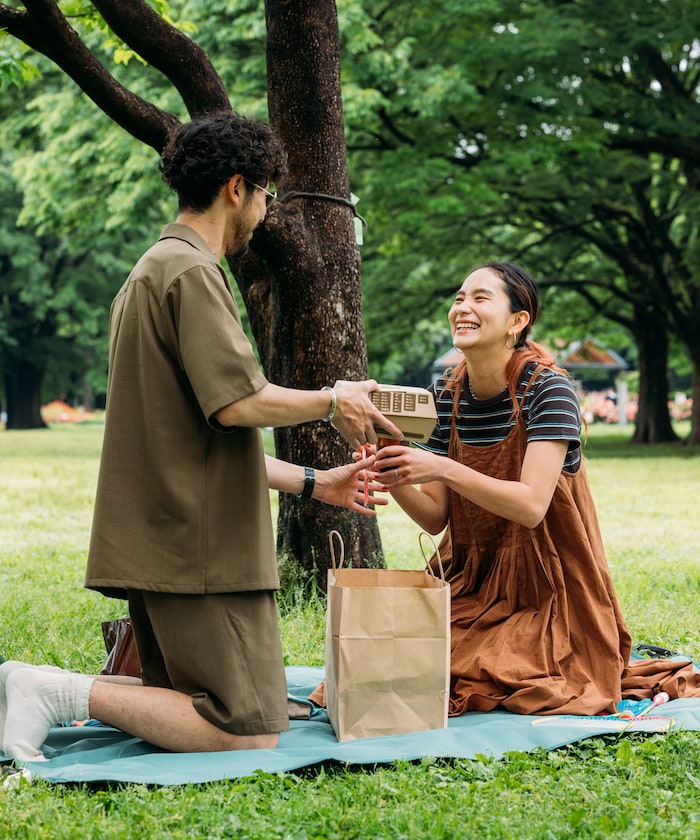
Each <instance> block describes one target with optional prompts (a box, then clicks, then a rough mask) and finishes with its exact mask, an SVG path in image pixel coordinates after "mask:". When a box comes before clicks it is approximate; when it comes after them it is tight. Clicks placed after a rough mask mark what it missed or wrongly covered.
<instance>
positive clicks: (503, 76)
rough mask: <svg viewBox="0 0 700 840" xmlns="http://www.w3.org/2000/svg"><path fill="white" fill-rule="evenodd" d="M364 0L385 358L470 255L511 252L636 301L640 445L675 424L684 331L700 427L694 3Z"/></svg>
mask: <svg viewBox="0 0 700 840" xmlns="http://www.w3.org/2000/svg"><path fill="white" fill-rule="evenodd" d="M364 8H365V9H367V10H368V13H367V15H366V17H364V18H360V19H359V21H358V23H357V25H358V26H359V27H361V28H362V31H363V32H364V38H363V39H361V38H360V37H359V36H356V37H355V38H354V44H355V45H356V46H357V51H356V54H355V60H354V61H353V63H352V64H351V65H350V69H349V75H350V79H349V80H348V89H349V92H350V95H349V96H348V106H347V113H348V115H349V131H348V136H349V147H350V149H351V153H350V162H351V166H352V171H354V172H356V173H360V183H359V184H358V186H357V189H356V191H357V192H358V193H359V194H360V195H361V197H362V207H363V213H364V215H365V216H366V218H367V221H368V223H369V229H368V234H367V242H368V246H367V250H366V252H365V270H364V278H365V289H366V298H367V300H368V302H370V301H374V300H375V297H376V299H379V300H382V303H385V301H384V298H386V300H387V301H388V300H389V299H392V298H393V299H394V300H399V299H400V300H401V312H402V318H401V320H400V322H399V323H397V322H394V324H393V325H392V324H385V323H380V321H379V320H378V319H377V320H374V319H373V317H372V313H373V312H374V311H375V306H374V305H369V306H368V316H369V317H368V324H367V327H368V337H369V341H370V351H371V356H372V358H373V359H378V360H381V358H382V357H383V358H385V359H386V358H389V355H390V354H393V355H394V356H396V355H398V354H399V353H400V350H397V347H401V345H402V344H409V343H410V342H411V341H412V339H413V336H412V335H411V334H410V332H405V331H404V332H403V334H402V333H401V324H403V323H404V322H408V323H414V322H415V321H417V320H418V319H419V318H423V317H425V315H426V312H437V310H438V309H439V308H440V307H442V306H443V305H444V303H443V301H444V299H445V295H446V293H447V292H448V291H451V290H452V289H453V288H454V287H455V285H456V284H457V283H458V282H459V279H461V277H462V276H463V275H464V274H465V273H466V271H467V270H468V268H469V266H470V265H471V264H473V263H475V262H481V261H483V260H484V259H486V258H489V257H503V256H504V255H507V256H510V257H512V258H515V259H519V260H520V261H522V262H524V263H525V264H526V265H527V266H528V267H529V268H530V269H531V270H532V271H533V273H534V274H535V275H536V276H538V277H539V278H540V279H541V280H542V281H543V283H544V284H548V285H551V284H562V283H567V284H570V288H572V289H577V290H583V291H584V294H585V295H586V296H588V297H589V298H590V295H594V296H598V295H599V296H600V298H601V299H603V298H609V297H610V296H611V295H612V296H616V297H618V299H619V300H622V299H625V300H626V302H627V303H626V306H625V309H626V311H627V315H626V317H627V318H628V319H629V323H630V324H634V325H635V326H636V327H637V329H636V337H637V339H638V341H639V342H640V347H639V355H640V359H641V373H642V378H643V382H642V387H641V393H640V400H641V405H640V409H641V410H640V414H639V419H638V426H637V429H636V432H635V439H637V440H639V441H644V442H647V441H658V440H664V439H667V438H668V437H671V436H672V435H673V432H672V430H671V427H670V422H669V420H668V408H667V397H668V393H667V389H666V387H665V384H664V379H665V375H664V377H659V375H658V366H659V365H663V364H665V344H666V339H661V338H656V337H657V336H661V335H668V333H669V331H673V332H674V333H676V334H678V336H679V337H681V338H682V341H683V343H684V346H685V349H686V352H687V354H688V357H689V358H690V359H691V360H692V363H693V371H694V373H693V397H694V399H693V404H694V406H695V409H694V411H695V414H694V418H693V424H692V431H691V437H690V440H691V442H698V440H699V438H700V424H699V423H698V415H697V411H698V406H699V405H700V391H699V390H698V388H699V387H700V381H699V379H698V370H700V359H698V357H697V348H696V344H697V336H699V335H700V329H698V327H700V324H699V323H698V317H700V316H699V314H698V313H699V312H700V305H699V304H700V301H699V300H698V285H699V279H698V259H697V256H698V255H697V249H698V244H697V243H698V235H697V234H698V230H697V226H698V221H697V220H698V218H699V217H698V213H697V204H698V191H697V185H698V184H697V179H698V169H697V167H698V163H697V162H698V160H700V156H698V151H699V150H698V146H697V142H698V141H697V138H698V136H700V133H699V131H698V128H699V126H698V121H699V119H700V116H699V111H698V69H699V64H698V61H699V59H700V49H699V47H698V41H697V32H698V27H699V25H700V7H698V6H697V4H694V3H691V2H687V1H686V0H673V2H647V0H633V2H631V3H622V2H612V3H608V2H602V0H586V2H584V3H566V2H559V1H558V0H539V1H538V2H534V3H529V4H527V5H523V4H521V3H519V2H516V0H513V2H508V1H507V0H506V2H486V3H479V4H476V5H474V4H472V5H469V6H466V7H464V6H463V5H462V4H459V3H453V4H450V3H448V4H447V5H445V4H444V3H440V4H438V3H436V2H435V3H433V2H429V1H428V2H423V3H421V4H419V5H415V4H413V3H409V2H400V0H399V2H397V3H394V4H392V7H391V11H390V12H389V11H388V9H387V10H384V11H382V10H381V8H380V7H379V6H377V5H376V4H373V3H367V4H365V7H364ZM370 10H371V11H370ZM671 10H672V11H671ZM351 104H354V105H355V107H354V108H353V107H351ZM380 162H381V164H380ZM380 165H381V178H376V177H375V174H376V172H377V171H379V166H380ZM363 172H365V173H367V177H366V178H364V177H363V175H362V173H363ZM594 266H595V267H596V270H595V271H594V272H591V268H592V267H594ZM596 289H597V291H596ZM618 302H619V301H618ZM385 309H386V306H385V305H384V306H377V307H376V312H377V313H380V312H382V311H383V310H384V311H385ZM608 311H609V312H612V313H616V312H617V310H615V309H609V310H608ZM644 313H649V315H647V316H646V317H645V318H644V321H645V322H646V323H647V325H649V321H650V319H651V318H653V319H654V321H653V331H652V332H649V331H647V330H645V329H643V328H641V326H640V323H639V321H638V319H639V318H640V317H641V316H642V315H644ZM651 313H653V315H651ZM657 341H658V342H659V344H658V345H657V344H656V342H657ZM662 414H665V415H666V417H665V420H662V419H661V418H660V415H662Z"/></svg>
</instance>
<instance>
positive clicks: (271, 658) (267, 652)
mask: <svg viewBox="0 0 700 840" xmlns="http://www.w3.org/2000/svg"><path fill="white" fill-rule="evenodd" d="M129 614H130V615H131V620H132V623H133V626H134V637H135V639H136V647H137V649H138V652H139V659H140V660H141V669H142V677H143V682H144V685H149V686H158V687H160V688H172V689H175V690H176V691H180V692H182V693H184V694H189V695H190V696H191V697H192V704H193V706H194V708H195V709H196V710H197V712H198V713H199V714H200V715H201V716H202V717H203V718H205V719H206V720H208V721H209V722H210V723H212V724H213V725H214V726H217V727H218V728H219V729H223V730H224V731H225V732H230V733H233V734H235V735H265V734H269V733H274V732H282V731H285V730H287V729H289V715H288V710H287V682H286V678H285V673H284V662H283V658H282V645H281V642H280V634H279V625H278V622H277V607H276V604H275V596H274V593H273V592H269V591H265V592H235V593H226V594H221V595H174V594H172V593H169V592H148V591H143V590H129Z"/></svg>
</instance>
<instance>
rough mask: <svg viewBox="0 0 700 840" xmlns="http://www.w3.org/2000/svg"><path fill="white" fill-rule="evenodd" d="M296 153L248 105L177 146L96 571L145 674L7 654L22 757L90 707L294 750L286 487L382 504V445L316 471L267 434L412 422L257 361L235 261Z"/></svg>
mask: <svg viewBox="0 0 700 840" xmlns="http://www.w3.org/2000/svg"><path fill="white" fill-rule="evenodd" d="M285 168H286V156H285V154H284V152H283V150H282V148H281V147H280V145H279V143H278V141H277V139H276V138H275V136H274V135H273V133H272V132H271V130H270V128H269V127H268V126H267V125H265V124H264V123H261V122H253V121H251V120H248V119H246V118H244V117H242V116H239V115H237V114H235V113H231V112H225V113H219V114H215V115H213V116H206V117H202V118H199V119H195V120H193V121H192V122H190V123H187V124H185V125H183V126H181V127H180V128H178V130H177V131H175V132H174V134H173V135H172V136H171V137H170V139H169V141H168V143H167V145H166V147H165V150H164V152H163V156H162V163H161V170H162V173H163V177H164V179H165V181H166V183H168V185H169V186H170V187H171V188H172V189H173V190H175V192H176V193H177V196H178V206H179V212H178V216H177V220H176V222H175V224H169V225H167V226H166V227H164V228H163V230H162V232H161V236H160V239H159V240H158V242H157V243H156V244H154V245H153V246H152V247H151V248H150V249H149V250H148V251H147V252H146V253H145V254H144V256H143V257H142V258H141V260H140V261H139V262H138V263H137V265H136V266H135V268H134V269H133V271H132V273H131V275H130V276H129V278H128V280H127V281H126V283H125V284H124V286H123V287H122V289H121V290H120V291H119V293H118V294H117V296H116V298H115V299H114V302H113V305H112V309H111V315H110V358H109V383H108V395H107V412H106V423H105V434H104V444H103V450H102V460H101V466H100V475H99V483H98V487H97V497H96V503H95V513H94V521H93V529H92V538H91V542H90V552H89V557H88V566H87V576H86V586H87V587H88V588H91V589H96V590H98V591H100V592H102V593H104V594H106V595H109V596H113V597H118V598H125V599H127V600H128V604H129V613H130V616H131V618H132V621H133V627H134V634H135V639H136V644H137V648H138V653H139V658H140V662H141V666H142V676H143V683H142V684H141V683H140V682H139V681H138V680H129V679H128V678H126V679H124V678H122V679H119V678H116V680H115V679H114V678H106V677H105V678H102V677H98V678H95V677H92V676H87V675H83V674H69V673H67V672H62V671H57V670H56V669H48V668H37V667H31V666H27V665H26V664H24V663H19V662H6V663H4V664H3V665H2V666H0V696H1V698H2V699H1V701H0V736H1V737H2V745H3V751H4V752H5V753H6V754H7V755H9V756H10V757H13V758H18V759H22V760H25V761H29V760H41V758H42V755H41V752H40V749H41V746H42V744H43V742H44V740H45V738H46V735H47V734H48V731H49V728H50V727H51V726H52V725H54V724H57V723H59V722H60V721H63V720H72V719H84V718H96V719H98V720H100V721H102V722H104V723H106V724H109V725H111V726H114V727H116V728H118V729H122V730H124V731H125V732H128V733H130V734H131V735H134V736H138V737H140V738H142V739H144V740H145V741H148V742H150V743H152V744H155V745H156V746H159V747H162V748H164V749H167V750H173V751H192V752H199V751H204V752H209V751H213V750H235V749H253V748H261V747H275V746H276V745H277V742H278V739H279V733H280V732H281V731H283V730H286V729H288V728H289V723H288V711H287V693H286V682H285V673H284V667H283V659H282V650H281V644H280V637H279V629H278V623H277V614H276V607H275V597H274V591H275V589H277V588H278V585H279V584H278V577H277V563H276V554H275V544H274V539H273V524H272V518H271V513H270V504H269V490H270V489H274V490H279V491H284V492H288V493H297V494H300V495H301V496H302V497H303V498H314V499H318V500H319V501H323V502H327V503H328V504H333V505H339V506H342V507H345V508H348V509H350V510H353V511H355V512H357V513H361V514H368V515H373V513H374V511H373V509H372V508H371V507H369V508H368V507H365V506H364V504H363V502H364V496H363V493H362V492H361V479H360V474H361V470H363V469H364V468H366V467H367V466H369V465H371V463H372V461H371V460H369V461H363V462H359V463H357V464H352V465H346V466H342V467H338V468H336V469H332V470H323V471H316V472H315V471H314V470H313V469H311V468H310V467H306V468H305V467H303V466H297V465H295V464H290V463H285V462H283V461H280V460H278V459H276V458H272V457H268V456H266V455H265V454H264V452H263V445H262V439H261V434H260V431H259V430H260V428H262V427H267V426H288V425H293V424H298V423H307V422H311V421H315V420H326V421H328V422H332V423H333V425H334V426H335V427H336V429H338V431H339V432H340V433H341V434H342V435H343V436H344V437H345V439H346V440H347V441H348V442H349V443H350V444H351V445H352V446H353V447H358V446H360V445H361V444H365V443H367V442H376V440H377V436H376V433H375V431H374V424H375V422H377V423H380V424H381V425H383V426H386V427H387V428H388V429H389V430H391V431H393V432H395V433H396V434H397V436H398V435H400V432H399V430H398V429H397V428H396V427H395V426H393V424H391V422H390V421H389V420H388V419H387V418H384V417H383V416H382V415H381V414H380V413H379V412H378V410H377V409H376V408H375V406H374V405H373V403H372V402H371V400H370V398H369V393H370V392H371V391H372V390H373V389H375V388H376V383H375V382H373V381H365V382H354V383H349V382H344V383H342V384H340V383H336V385H335V386H333V387H331V386H325V387H324V388H323V389H321V390H317V391H302V390H294V389H289V388H283V387H279V386H277V385H273V384H271V383H269V382H268V381H267V380H266V378H265V376H264V375H263V373H262V372H261V370H260V368H259V366H258V364H257V362H256V360H255V356H254V354H253V350H252V348H251V346H250V344H249V342H248V340H247V338H246V336H245V333H244V331H243V329H242V326H241V320H240V316H239V313H238V311H237V309H236V304H235V302H234V298H233V294H232V291H231V288H230V285H229V281H228V280H227V277H226V274H225V272H224V270H223V269H222V268H221V266H220V261H221V259H222V258H223V257H224V256H226V255H227V254H235V253H237V252H240V251H241V250H242V249H244V248H246V247H247V245H248V242H249V241H250V239H251V237H252V235H253V231H254V230H255V228H256V227H257V226H258V225H259V224H260V223H261V222H262V221H263V219H264V218H265V214H266V207H267V202H268V200H269V199H270V198H271V197H272V193H271V192H270V184H271V183H273V182H274V181H276V180H277V179H279V178H280V177H281V176H282V175H283V174H284V172H285ZM3 729H4V736H3V735H2V730H3Z"/></svg>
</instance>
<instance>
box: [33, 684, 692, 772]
mask: <svg viewBox="0 0 700 840" xmlns="http://www.w3.org/2000/svg"><path fill="white" fill-rule="evenodd" d="M323 677H324V669H323V668H307V667H289V668H287V686H288V690H289V693H290V694H291V695H292V696H293V697H295V698H297V699H299V700H301V701H302V702H304V701H305V700H306V698H307V697H308V696H309V694H310V693H311V691H312V690H313V689H314V688H315V687H316V686H317V685H318V683H319V682H320V681H321V680H322V679H323ZM657 715H658V716H662V717H661V718H659V717H658V716H657ZM669 718H670V719H671V721H672V722H671V723H670V724H668V725H669V726H670V729H671V730H679V729H685V730H695V731H700V698H694V699H683V700H671V701H670V702H668V703H665V704H663V705H662V706H660V707H658V712H655V714H654V716H651V715H650V716H649V719H648V721H647V723H646V726H647V727H650V728H652V729H653V728H654V721H657V722H658V721H659V720H660V719H661V720H665V721H668V719H669ZM628 723H629V721H624V720H620V719H610V718H605V717H574V716H560V717H556V716H546V715H542V716H528V715H516V714H513V713H511V712H505V711H494V712H468V713H467V714H465V715H462V716H461V717H458V718H450V720H449V725H448V726H447V728H446V729H437V730H431V731H428V732H416V733H412V734H409V735H392V736H388V737H384V738H363V739H361V740H356V741H346V742H343V743H339V742H338V741H337V739H336V737H335V735H334V733H333V729H332V727H331V725H330V723H329V722H328V716H327V715H326V712H325V711H324V710H322V709H315V710H314V712H313V714H312V716H311V719H310V720H306V721H292V722H291V729H290V731H289V732H283V733H282V735H281V737H280V744H279V746H278V748H277V749H274V750H243V751H235V752H223V753H169V752H165V751H163V750H160V749H158V748H157V747H153V746H151V745H150V744H147V743H146V742H144V741H142V740H141V739H139V738H132V737H131V736H129V735H126V734H125V733H123V732H120V731H119V730H117V729H112V728H111V727H108V726H103V725H101V724H98V725H85V726H77V727H54V728H53V729H52V730H51V733H50V734H49V738H48V740H47V743H46V744H45V745H44V748H43V750H44V753H45V755H46V756H47V758H48V759H49V760H48V761H44V762H31V763H29V764H28V765H27V766H28V767H29V769H30V770H31V772H32V774H33V775H34V777H35V778H41V779H45V780H47V781H50V782H105V781H113V782H137V783H144V784H156V785H180V784H188V783H202V782H209V781H214V780H217V779H233V778H239V777H242V776H249V775H251V774H253V773H255V772H256V771H264V772H268V773H279V772H284V771H289V770H296V769H298V768H300V767H308V766H312V765H314V764H320V763H322V762H326V761H336V762H342V763H347V764H369V765H374V764H387V763H391V762H392V761H395V760H414V759H419V758H422V757H425V756H435V757H450V758H475V757H476V756H477V755H480V754H481V755H485V756H491V757H499V756H502V755H503V754H504V753H507V752H512V751H524V752H528V751H530V750H533V749H536V748H537V747H540V746H542V747H545V748H546V749H554V748H556V747H561V746H564V745H565V744H570V743H573V742H574V741H579V740H581V739H583V738H589V737H592V736H594V735H603V734H606V733H610V732H620V731H621V730H622V729H623V728H624V727H625V726H626V725H627V724H628ZM627 731H632V728H630V729H629V730H627Z"/></svg>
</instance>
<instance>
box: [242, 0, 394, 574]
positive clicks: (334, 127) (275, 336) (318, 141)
mask: <svg viewBox="0 0 700 840" xmlns="http://www.w3.org/2000/svg"><path fill="white" fill-rule="evenodd" d="M266 15H267V37H268V47H267V64H268V102H269V111H270V123H271V125H272V127H273V128H274V130H275V131H276V133H277V134H278V136H279V137H280V139H281V140H282V143H283V144H284V146H285V148H286V150H287V154H288V156H289V174H288V176H287V177H286V178H285V180H284V182H283V183H282V184H278V185H277V186H278V190H279V193H280V201H279V202H277V204H276V205H273V207H272V209H271V210H270V213H269V214H268V220H267V221H266V223H265V225H264V226H263V227H261V228H260V229H259V230H258V231H257V232H256V235H255V237H254V238H253V241H252V242H251V248H250V251H249V252H248V254H247V255H245V256H244V257H242V258H238V259H234V260H232V261H231V263H230V265H231V268H232V271H233V273H234V276H235V277H236V280H237V282H238V284H239V286H240V288H241V291H242V293H243V296H244V299H245V303H246V307H247V309H248V313H249V316H250V320H251V325H252V329H253V332H254V335H255V338H256V343H257V346H258V349H259V352H260V355H261V360H262V363H263V367H264V369H265V372H266V374H267V376H268V378H269V379H270V380H271V381H272V382H275V383H277V384H279V385H284V386H288V387H292V388H304V389H316V388H320V387H322V386H323V385H328V384H330V385H332V384H333V382H334V381H335V380H336V379H364V378H366V377H367V347H366V340H365V333H364V324H363V320H362V289H361V283H360V256H359V251H358V248H357V245H356V243H355V234H354V226H353V210H352V207H351V206H350V203H349V202H350V185H349V178H348V171H347V161H346V155H345V136H344V123H343V110H342V100H341V94H340V43H339V33H338V21H337V13H336V7H335V2H333V0H316V2H314V3H313V4H309V3H306V2H304V0H267V3H266ZM300 45H304V48H303V49H302V48H301V47H300ZM300 193H304V195H300ZM275 443H276V448H277V456H278V457H279V458H281V459H283V460H285V461H293V462H295V463H298V464H305V465H306V464H308V465H311V466H316V467H321V468H326V467H331V466H335V465H338V464H341V463H346V462H347V461H348V460H350V458H351V455H352V453H351V450H350V448H349V446H348V445H347V444H346V443H345V442H344V441H343V440H342V438H341V437H340V435H338V433H337V432H336V431H335V430H334V429H333V428H332V427H330V426H329V425H326V424H324V423H322V422H320V421H319V422H316V423H309V424H306V425H304V426H298V427H290V428H280V429H277V430H276V431H275ZM332 529H337V530H338V531H340V533H341V534H342V536H343V539H344V542H345V547H346V554H347V556H348V557H349V558H351V560H352V563H353V565H356V566H360V565H368V564H372V565H382V564H383V556H382V552H381V543H380V540H379V530H378V527H377V524H376V520H374V519H368V518H366V517H362V516H360V515H358V514H352V513H349V512H347V511H344V510H343V511H341V510H340V509H338V508H331V507H327V506H325V505H320V504H318V503H317V502H309V503H303V502H300V501H299V500H297V499H296V497H294V496H292V495H290V494H281V497H280V513H279V521H278V538H277V547H278V551H279V553H280V556H281V558H282V560H283V561H285V562H291V563H292V564H295V563H298V564H300V565H301V566H302V567H303V568H304V569H306V570H308V571H310V572H312V573H313V574H315V575H316V579H317V580H318V583H319V585H320V586H321V587H322V588H324V589H325V583H326V571H327V569H328V567H329V565H330V552H329V547H328V534H329V531H330V530H332Z"/></svg>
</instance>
